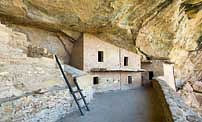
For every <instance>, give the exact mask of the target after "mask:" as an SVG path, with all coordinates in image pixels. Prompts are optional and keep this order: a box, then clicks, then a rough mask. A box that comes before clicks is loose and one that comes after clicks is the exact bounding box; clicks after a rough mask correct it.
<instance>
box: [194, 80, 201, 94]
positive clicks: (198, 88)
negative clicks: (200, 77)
mask: <svg viewBox="0 0 202 122" xmlns="http://www.w3.org/2000/svg"><path fill="white" fill-rule="evenodd" d="M192 87H193V89H194V91H195V92H200V93H202V82H200V81H196V82H194V84H193V86H192Z"/></svg>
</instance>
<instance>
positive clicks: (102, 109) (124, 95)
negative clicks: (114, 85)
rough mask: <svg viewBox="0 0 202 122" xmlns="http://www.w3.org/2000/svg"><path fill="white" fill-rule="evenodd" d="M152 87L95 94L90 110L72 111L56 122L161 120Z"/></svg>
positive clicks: (144, 121) (139, 121) (147, 121)
mask: <svg viewBox="0 0 202 122" xmlns="http://www.w3.org/2000/svg"><path fill="white" fill-rule="evenodd" d="M156 97H157V96H156V94H155V92H154V90H153V89H152V87H148V86H147V87H140V88H137V89H134V90H127V91H112V92H108V93H98V94H95V96H94V100H93V101H92V103H91V104H90V109H91V111H90V112H85V116H80V113H79V112H78V111H77V112H74V113H71V114H68V115H67V116H66V117H65V118H63V119H62V120H59V121H58V122H163V115H162V113H163V112H162V111H161V110H162V108H161V106H160V105H159V103H158V99H157V98H156Z"/></svg>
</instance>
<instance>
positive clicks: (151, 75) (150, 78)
mask: <svg viewBox="0 0 202 122" xmlns="http://www.w3.org/2000/svg"><path fill="white" fill-rule="evenodd" d="M153 77H154V72H152V71H150V72H149V80H152V79H153Z"/></svg>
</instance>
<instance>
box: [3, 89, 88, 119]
mask: <svg viewBox="0 0 202 122" xmlns="http://www.w3.org/2000/svg"><path fill="white" fill-rule="evenodd" d="M84 95H85V96H87V98H86V100H87V102H90V100H91V99H92V92H91V91H90V90H89V91H84ZM0 103H1V106H0V122H55V121H57V120H59V119H61V118H63V117H64V116H65V115H66V114H67V113H70V112H72V111H75V110H78V108H77V106H76V104H75V101H74V99H73V97H72V95H71V94H70V93H69V91H68V89H65V88H58V89H54V90H50V91H47V92H46V93H30V94H25V95H23V96H20V97H16V98H13V100H8V101H2V102H0ZM80 104H81V105H83V104H82V103H80Z"/></svg>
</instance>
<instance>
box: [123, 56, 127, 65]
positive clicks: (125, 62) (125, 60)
mask: <svg viewBox="0 0 202 122" xmlns="http://www.w3.org/2000/svg"><path fill="white" fill-rule="evenodd" d="M124 66H128V57H124Z"/></svg>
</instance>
